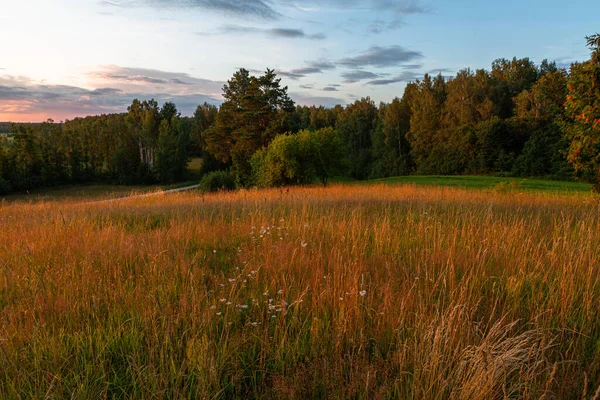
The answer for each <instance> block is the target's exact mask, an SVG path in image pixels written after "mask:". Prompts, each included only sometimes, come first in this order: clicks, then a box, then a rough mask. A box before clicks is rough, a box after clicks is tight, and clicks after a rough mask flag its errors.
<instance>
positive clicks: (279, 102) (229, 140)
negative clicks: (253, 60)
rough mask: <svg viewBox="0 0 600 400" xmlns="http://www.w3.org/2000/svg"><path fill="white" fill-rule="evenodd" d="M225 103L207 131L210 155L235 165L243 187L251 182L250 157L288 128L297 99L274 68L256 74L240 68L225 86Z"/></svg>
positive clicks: (234, 168)
mask: <svg viewBox="0 0 600 400" xmlns="http://www.w3.org/2000/svg"><path fill="white" fill-rule="evenodd" d="M223 97H224V98H225V101H224V103H223V104H222V105H221V108H220V110H219V114H218V115H217V119H216V121H215V124H214V125H213V126H212V127H211V128H210V129H208V130H207V131H206V135H205V136H206V144H207V149H208V151H209V153H210V154H212V155H213V156H214V157H215V158H216V159H218V160H219V161H221V162H223V163H225V164H229V165H231V173H232V175H233V177H234V178H235V180H236V183H237V184H238V185H240V186H246V185H248V184H249V182H250V175H251V166H250V158H251V157H252V155H253V154H254V153H255V152H256V151H257V150H259V149H261V148H264V147H266V146H268V145H269V143H270V142H271V141H272V140H273V138H275V136H277V135H279V134H282V133H284V132H286V131H288V130H289V129H288V128H289V126H290V124H291V114H292V113H293V112H294V110H295V108H294V102H293V101H292V100H291V99H290V98H289V97H288V94H287V86H284V87H282V86H281V79H278V78H277V76H276V74H275V73H274V71H273V70H270V69H267V71H266V72H265V74H264V75H262V76H259V77H255V76H250V73H249V72H248V71H247V70H245V69H240V70H239V71H238V72H236V73H235V74H234V75H233V77H232V78H231V79H230V80H229V81H228V82H227V84H226V85H225V86H224V87H223Z"/></svg>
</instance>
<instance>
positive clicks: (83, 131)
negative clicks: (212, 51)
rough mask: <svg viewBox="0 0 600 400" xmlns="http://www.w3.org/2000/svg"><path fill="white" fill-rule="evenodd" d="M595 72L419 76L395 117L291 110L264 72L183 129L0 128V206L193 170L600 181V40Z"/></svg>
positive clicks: (92, 121) (526, 62) (134, 121)
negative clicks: (38, 191)
mask: <svg viewBox="0 0 600 400" xmlns="http://www.w3.org/2000/svg"><path fill="white" fill-rule="evenodd" d="M586 40H587V44H588V46H589V48H590V50H591V56H590V59H589V60H587V61H585V62H582V63H575V64H572V65H571V67H570V68H569V69H568V70H567V69H565V68H560V67H558V66H557V65H556V63H555V62H549V61H546V60H544V61H542V62H541V63H540V64H539V65H536V64H535V63H534V62H533V61H531V60H530V59H528V58H522V59H518V58H513V59H498V60H496V61H494V62H493V63H492V65H491V69H490V70H485V69H478V70H471V69H464V70H461V71H459V72H458V73H457V74H456V75H455V76H454V77H445V76H442V75H441V74H440V75H438V76H430V75H425V76H424V77H423V78H422V79H420V80H417V81H416V82H411V83H409V84H408V85H407V86H406V88H405V91H404V93H403V95H402V96H401V97H397V98H395V99H394V100H393V101H392V102H391V103H381V104H375V102H373V101H372V100H371V99H370V98H369V97H366V98H362V99H360V100H357V101H355V102H354V103H352V104H349V105H347V106H341V105H338V106H335V107H333V108H325V107H317V106H311V107H307V106H299V105H295V104H294V102H293V101H292V100H291V98H290V97H289V95H288V93H287V87H286V86H282V84H281V79H280V78H278V77H277V75H276V74H275V72H274V71H273V70H270V69H267V70H266V72H265V73H264V75H262V76H252V75H251V74H250V73H249V71H248V70H246V69H240V70H239V71H237V72H235V74H234V75H233V76H232V78H231V79H230V80H229V81H228V82H227V84H226V85H225V86H224V87H223V98H224V102H223V103H222V104H221V105H220V106H219V107H217V106H215V105H210V104H206V103H205V104H203V105H200V106H198V108H197V110H196V112H195V114H194V115H193V117H182V116H181V114H180V112H179V111H178V109H177V106H176V105H175V104H173V103H165V104H164V105H162V106H160V105H159V104H158V103H157V102H156V101H154V100H144V101H140V100H137V99H136V100H134V101H133V102H132V104H131V106H130V107H129V108H128V110H127V112H126V113H122V114H109V115H100V116H89V117H85V118H76V119H73V120H68V121H64V122H61V123H55V122H53V121H52V120H49V121H48V122H46V123H42V124H11V125H10V126H9V125H7V124H4V123H3V124H1V127H2V130H1V131H0V194H6V193H9V192H11V191H26V190H31V189H35V188H39V187H49V186H56V185H64V184H79V183H90V182H109V183H114V184H142V183H143V184H148V183H154V182H159V183H172V182H177V181H180V180H182V179H184V176H185V172H186V168H187V164H188V162H189V160H190V158H191V157H202V158H203V166H202V169H203V172H204V173H209V172H213V171H223V172H222V173H224V174H228V175H229V176H230V177H231V181H232V182H234V183H235V186H236V187H251V186H256V187H272V186H282V185H292V184H310V183H313V182H317V181H319V182H322V183H326V182H327V180H328V179H329V178H330V177H332V176H338V175H347V176H349V177H352V178H355V179H359V180H363V179H375V178H384V177H390V176H400V175H410V174H418V175H460V174H469V175H496V176H515V177H544V178H550V179H559V180H574V179H578V180H583V181H587V182H592V183H595V184H596V188H597V187H598V182H599V181H600V35H598V34H596V35H592V36H589V37H587V38H586Z"/></svg>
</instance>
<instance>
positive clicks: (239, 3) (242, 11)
mask: <svg viewBox="0 0 600 400" xmlns="http://www.w3.org/2000/svg"><path fill="white" fill-rule="evenodd" d="M99 3H100V4H102V5H107V6H112V7H155V8H171V9H173V8H175V9H186V8H187V9H190V8H192V9H193V8H198V9H203V10H207V11H213V12H217V13H221V14H225V15H230V16H235V17H242V18H260V19H267V20H274V19H277V18H280V17H281V14H279V13H278V12H277V11H275V9H274V8H273V7H272V6H271V1H263V0H122V1H106V0H105V1H100V2H99Z"/></svg>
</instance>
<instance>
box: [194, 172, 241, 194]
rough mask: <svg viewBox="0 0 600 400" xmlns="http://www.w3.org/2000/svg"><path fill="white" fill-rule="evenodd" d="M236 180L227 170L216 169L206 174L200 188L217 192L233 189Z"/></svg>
mask: <svg viewBox="0 0 600 400" xmlns="http://www.w3.org/2000/svg"><path fill="white" fill-rule="evenodd" d="M233 189H235V182H234V181H233V178H232V177H231V175H230V174H229V172H227V171H215V172H211V173H209V174H206V175H204V177H203V178H202V180H201V181H200V190H202V191H204V192H216V191H219V190H233Z"/></svg>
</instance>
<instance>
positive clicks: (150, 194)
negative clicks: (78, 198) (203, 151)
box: [87, 184, 200, 204]
mask: <svg viewBox="0 0 600 400" xmlns="http://www.w3.org/2000/svg"><path fill="white" fill-rule="evenodd" d="M199 187H200V185H199V184H198V185H192V186H186V187H181V188H177V189H169V190H162V191H160V192H152V193H144V194H136V195H135V196H127V197H117V198H114V199H108V200H99V201H90V202H87V204H101V203H112V202H115V201H123V200H131V199H140V198H143V197H153V196H162V195H165V194H169V193H177V192H186V191H188V190H194V189H198V188H199Z"/></svg>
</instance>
